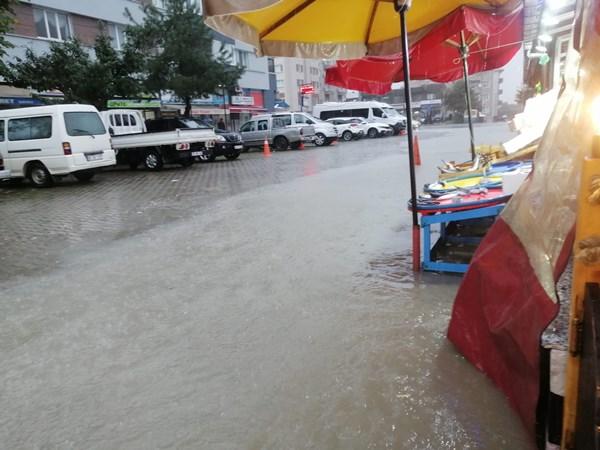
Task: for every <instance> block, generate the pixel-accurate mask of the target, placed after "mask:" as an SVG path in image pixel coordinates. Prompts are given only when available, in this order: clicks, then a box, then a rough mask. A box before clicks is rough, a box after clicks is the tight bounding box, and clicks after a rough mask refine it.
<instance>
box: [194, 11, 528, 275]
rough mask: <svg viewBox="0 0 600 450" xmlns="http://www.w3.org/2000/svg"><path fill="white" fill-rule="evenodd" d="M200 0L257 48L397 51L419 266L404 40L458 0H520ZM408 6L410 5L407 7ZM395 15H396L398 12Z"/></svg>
mask: <svg viewBox="0 0 600 450" xmlns="http://www.w3.org/2000/svg"><path fill="white" fill-rule="evenodd" d="M411 3H412V0H203V1H202V6H203V15H204V18H205V22H206V24H207V25H208V26H210V27H211V28H213V29H215V30H217V31H219V32H221V33H223V34H225V35H228V36H230V37H233V38H236V39H238V40H240V41H244V42H247V43H249V44H251V45H253V46H255V47H256V49H257V51H258V53H259V54H263V55H270V56H292V57H299V58H326V59H351V58H360V57H362V56H365V55H367V54H368V55H382V54H391V53H398V52H400V51H401V52H402V58H403V63H404V101H405V104H406V125H407V134H408V158H409V170H410V191H411V202H412V205H413V207H412V221H413V233H412V235H413V269H414V270H419V268H420V259H421V257H420V251H421V243H420V228H419V218H418V215H417V207H416V205H417V188H416V180H415V165H414V149H413V127H412V107H411V95H410V66H409V62H408V48H409V45H408V42H409V33H410V39H411V40H413V41H416V40H418V39H419V37H420V36H423V35H424V34H426V33H427V31H428V30H429V28H430V27H431V26H432V25H433V24H434V23H435V22H436V21H438V20H440V19H441V18H443V17H444V16H446V15H447V14H449V13H450V12H451V11H453V10H454V9H456V8H458V7H459V6H462V5H469V6H474V7H481V8H487V9H494V8H495V9H496V10H498V11H499V12H500V10H501V9H503V8H510V9H511V10H512V9H513V8H515V7H516V5H517V4H519V3H521V0H416V1H415V4H414V6H412V5H411ZM411 6H412V8H411ZM398 16H400V17H398Z"/></svg>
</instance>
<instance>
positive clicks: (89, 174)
mask: <svg viewBox="0 0 600 450" xmlns="http://www.w3.org/2000/svg"><path fill="white" fill-rule="evenodd" d="M94 175H96V173H95V172H93V171H91V170H84V171H82V172H75V173H73V176H74V177H75V178H76V179H77V181H79V182H81V183H85V182H87V181H90V180H91V179H92V178H94Z"/></svg>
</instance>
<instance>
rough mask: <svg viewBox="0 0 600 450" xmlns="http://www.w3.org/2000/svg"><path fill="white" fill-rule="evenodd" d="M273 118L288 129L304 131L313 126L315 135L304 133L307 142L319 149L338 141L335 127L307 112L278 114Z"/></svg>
mask: <svg viewBox="0 0 600 450" xmlns="http://www.w3.org/2000/svg"><path fill="white" fill-rule="evenodd" d="M273 117H277V118H278V119H281V120H282V121H283V123H284V125H285V126H287V127H294V128H302V129H303V128H304V127H306V126H307V125H310V126H312V127H313V128H314V135H313V136H310V135H307V134H306V133H304V136H305V140H306V141H309V142H312V143H313V144H315V145H318V146H319V147H321V146H323V145H330V144H331V143H332V142H334V141H337V138H338V134H337V130H336V128H335V126H333V125H332V124H330V123H327V122H324V121H322V120H320V119H317V118H316V117H313V116H311V115H310V114H307V113H305V112H294V113H276V114H273Z"/></svg>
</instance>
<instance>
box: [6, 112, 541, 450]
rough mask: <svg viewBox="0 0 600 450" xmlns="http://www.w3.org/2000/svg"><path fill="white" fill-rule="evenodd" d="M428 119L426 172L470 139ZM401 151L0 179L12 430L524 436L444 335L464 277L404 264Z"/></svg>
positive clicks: (60, 444)
mask: <svg viewBox="0 0 600 450" xmlns="http://www.w3.org/2000/svg"><path fill="white" fill-rule="evenodd" d="M476 132H478V136H479V137H480V139H479V140H480V141H482V142H485V143H497V142H499V141H500V140H502V139H506V138H508V137H510V133H509V132H508V131H507V128H506V125H505V124H494V125H484V126H483V125H482V126H478V127H476ZM420 137H421V151H422V157H423V166H421V167H420V168H418V177H419V185H421V184H422V183H424V182H427V181H431V179H432V178H433V174H434V173H435V172H434V167H435V165H437V164H438V163H439V161H440V159H446V160H448V159H456V160H462V159H466V157H467V156H468V151H467V149H468V146H467V142H468V138H467V132H466V130H465V129H464V128H457V127H431V128H423V129H422V131H421V132H420ZM406 166H407V156H406V145H405V139H404V138H388V139H378V140H363V141H359V142H352V143H349V144H340V145H337V146H334V147H331V148H319V149H312V148H310V149H309V148H307V149H306V150H305V151H302V152H301V151H297V152H281V153H276V154H274V155H273V156H272V157H271V158H270V159H268V160H265V159H263V158H262V156H261V155H260V154H244V155H242V156H241V158H240V160H239V161H234V162H216V163H214V164H203V165H194V166H193V167H192V168H190V169H187V170H181V169H176V168H173V169H169V170H165V171H163V172H160V173H149V172H144V171H138V172H135V173H132V172H128V171H123V170H117V171H111V172H107V173H104V174H102V175H101V176H99V177H98V180H97V181H94V182H93V183H92V184H90V185H87V186H79V185H77V184H75V183H71V184H69V182H65V184H63V185H61V186H58V187H56V188H53V189H46V190H41V191H36V190H33V189H31V188H29V187H28V186H27V185H24V186H16V187H14V186H13V187H5V188H0V210H1V211H2V217H1V218H0V229H1V230H4V231H3V235H2V237H1V241H0V242H1V243H2V245H3V246H4V248H5V251H4V252H3V254H4V256H0V262H1V264H2V266H1V268H0V275H1V276H0V280H2V281H1V283H0V286H1V291H0V297H1V302H0V381H1V386H2V389H1V390H0V404H1V405H2V408H1V409H0V448H2V449H11V450H13V449H37V448H39V449H61V450H63V449H117V448H118V449H223V450H225V449H432V450H437V449H511V450H512V449H516V450H519V449H531V448H532V447H531V444H530V443H529V441H528V438H527V436H526V434H525V432H524V430H523V428H522V426H521V424H520V422H519V420H518V418H517V417H516V415H515V414H514V413H513V412H512V410H511V409H510V408H509V406H508V404H507V402H506V400H505V398H504V397H503V396H502V395H501V394H500V393H499V392H498V391H497V390H496V389H495V388H494V387H493V385H492V384H491V383H490V382H489V381H488V380H487V379H486V378H485V376H483V375H481V374H480V373H479V372H478V371H477V370H476V369H475V368H473V367H472V366H471V365H470V364H469V363H467V362H466V361H465V360H464V359H463V358H462V357H461V356H460V355H459V354H458V353H457V352H456V350H455V349H454V348H453V346H452V345H451V344H450V343H449V342H448V341H447V340H446V339H445V333H446V328H447V324H448V320H449V316H450V313H451V308H452V302H453V299H454V295H455V293H456V290H457V288H458V285H459V283H460V277H458V276H451V275H441V274H434V273H429V274H417V275H415V274H413V272H412V271H411V259H410V258H411V257H410V219H411V218H410V214H408V213H407V211H406V200H407V199H408V171H407V167H406ZM6 230H8V233H9V234H10V236H7V231H6ZM11 237H14V238H13V239H11Z"/></svg>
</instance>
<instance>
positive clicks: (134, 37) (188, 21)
mask: <svg viewBox="0 0 600 450" xmlns="http://www.w3.org/2000/svg"><path fill="white" fill-rule="evenodd" d="M192 3H194V4H192ZM165 7H166V8H165V9H164V10H163V9H159V8H156V7H154V6H153V5H152V4H149V5H146V6H145V7H144V12H145V17H144V21H143V22H142V23H141V24H133V25H131V26H130V27H128V31H127V36H128V40H127V44H126V46H127V47H130V48H133V49H136V50H138V51H139V52H140V53H141V54H142V55H143V59H144V66H143V73H144V86H145V87H146V89H147V90H148V91H149V92H156V93H160V92H161V91H171V92H173V93H174V94H175V95H176V96H177V97H179V98H180V99H181V100H182V101H183V102H184V103H185V115H186V116H188V117H189V115H190V113H191V108H192V99H194V98H201V97H205V96H207V95H209V94H215V93H220V92H222V91H223V88H225V89H226V90H231V89H232V88H234V87H235V86H236V84H237V81H238V79H239V78H240V76H241V75H242V73H243V71H244V69H243V67H241V66H234V65H231V64H229V59H230V58H231V55H230V54H228V52H226V51H225V49H224V48H221V51H220V52H219V54H218V55H217V56H216V57H215V56H213V52H212V41H213V40H212V36H211V33H210V31H209V29H208V28H207V27H206V25H204V22H203V21H202V17H201V16H200V14H199V11H198V8H197V6H196V5H195V2H189V1H188V0H166V1H165Z"/></svg>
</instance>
